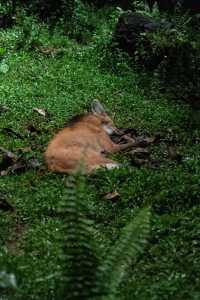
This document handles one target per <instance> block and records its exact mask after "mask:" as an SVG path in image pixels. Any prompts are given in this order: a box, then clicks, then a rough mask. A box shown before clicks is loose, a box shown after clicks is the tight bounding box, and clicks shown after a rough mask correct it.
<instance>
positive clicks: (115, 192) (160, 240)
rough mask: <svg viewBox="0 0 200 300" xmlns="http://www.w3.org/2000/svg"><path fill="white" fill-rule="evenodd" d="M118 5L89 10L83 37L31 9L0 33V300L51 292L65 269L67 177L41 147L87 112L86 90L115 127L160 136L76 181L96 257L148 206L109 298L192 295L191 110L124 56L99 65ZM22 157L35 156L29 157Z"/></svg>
mask: <svg viewBox="0 0 200 300" xmlns="http://www.w3.org/2000/svg"><path fill="white" fill-rule="evenodd" d="M91 11H92V14H94V13H95V12H94V11H93V10H91ZM116 14H117V13H116V11H114V12H113V11H112V10H111V9H110V8H109V9H108V10H106V9H105V8H104V9H103V10H100V11H98V13H97V15H98V18H99V19H98V22H96V23H95V24H96V25H95V26H96V27H95V30H93V31H92V34H91V36H90V38H89V39H88V32H87V41H88V42H87V44H78V43H77V41H75V40H72V39H69V38H68V37H67V36H66V35H65V34H64V32H65V31H64V30H63V31H62V30H61V28H58V29H57V28H55V29H54V33H52V32H51V33H50V32H49V29H48V27H47V25H44V24H43V25H39V24H38V23H37V21H35V20H33V19H32V18H31V17H28V19H27V17H26V18H25V19H23V27H22V23H20V25H16V26H14V27H13V28H11V29H7V30H1V31H0V59H1V61H0V147H1V148H0V158H1V160H0V171H1V177H0V183H1V185H0V293H1V294H0V299H1V298H2V299H20V300H23V299H34V300H35V299H48V300H49V299H60V294H59V293H58V290H59V289H58V286H60V285H62V284H61V283H62V282H63V281H62V278H63V277H62V276H63V274H65V272H66V269H67V267H66V265H65V264H64V263H63V260H62V259H61V257H62V254H63V242H66V244H64V245H65V247H67V246H69V245H68V244H67V240H66V238H67V236H66V235H65V233H63V232H62V229H63V226H64V225H65V224H66V221H65V218H64V217H63V216H62V213H59V208H60V204H61V203H63V201H64V199H65V197H66V180H67V176H65V175H58V174H53V173H50V172H48V170H47V169H46V167H45V165H44V163H43V152H44V150H45V148H46V146H47V143H48V141H49V139H50V138H51V137H52V135H53V134H54V133H55V132H56V131H57V130H58V129H59V128H61V127H62V126H64V124H65V122H66V121H67V120H68V119H69V118H71V117H72V116H74V115H75V114H78V113H82V112H86V111H87V109H88V106H89V104H90V103H91V101H92V100H93V99H94V98H97V99H99V100H100V101H101V102H102V103H103V104H104V105H105V106H106V107H107V109H108V112H109V113H110V114H111V115H112V116H113V118H114V119H115V123H116V125H117V126H118V127H121V128H134V129H135V134H136V135H137V136H144V137H155V136H159V143H156V144H153V145H151V146H150V149H149V150H150V152H151V153H150V157H151V159H150V160H151V163H149V160H147V161H146V162H145V161H144V159H143V158H142V159H143V161H141V157H139V158H138V157H135V156H134V157H133V156H128V155H123V156H121V155H117V157H115V159H117V160H119V161H120V162H122V163H123V164H124V167H122V168H121V169H117V170H111V171H109V172H108V171H106V170H99V171H98V172H96V173H95V174H94V175H93V176H89V177H86V178H85V180H84V184H83V187H82V191H81V193H82V196H81V199H82V201H83V202H84V206H85V216H86V217H87V219H89V220H91V221H92V224H93V225H92V226H91V232H90V234H91V237H92V238H93V240H95V241H96V242H97V243H98V245H99V250H98V251H99V253H98V255H99V256H101V257H102V259H104V258H105V257H106V254H107V253H108V252H109V251H108V250H109V249H110V248H111V247H112V246H113V245H115V243H116V242H117V241H119V240H120V237H123V232H124V231H123V229H124V228H126V226H128V224H131V222H133V221H134V220H135V219H136V218H137V215H138V214H139V213H140V211H141V209H142V208H143V207H146V206H151V230H150V233H149V237H148V243H147V244H146V246H145V248H144V250H143V253H142V254H140V255H139V256H136V261H135V262H133V263H132V264H130V266H129V268H128V269H127V272H125V274H124V277H123V280H122V282H121V283H120V286H119V287H118V288H117V297H118V298H119V299H138V300H139V299H152V300H158V299H192V300H193V299H199V297H200V288H199V286H200V285H199V280H200V267H199V266H200V254H199V246H200V241H199V233H200V224H199V217H200V205H199V198H200V190H199V178H200V174H199V173H200V163H199V153H200V152H199V150H200V140H199V133H200V129H199V123H198V111H194V110H193V108H192V107H191V106H190V105H189V104H187V103H185V102H183V101H181V100H180V101H179V99H176V101H174V99H170V98H169V96H167V97H166V96H165V94H162V95H160V94H159V93H158V92H157V91H156V90H154V91H153V93H152V94H149V95H147V94H146V89H145V84H146V82H145V81H144V78H145V77H143V76H142V74H136V73H134V72H133V71H132V70H130V69H129V67H128V65H127V63H126V58H124V57H123V56H121V57H120V58H119V59H118V61H117V63H116V65H115V66H114V67H112V66H110V69H109V68H108V67H107V65H108V63H106V62H105V61H103V60H104V59H105V57H106V55H107V52H106V51H107V50H105V47H104V45H105V44H106V42H107V40H106V37H107V38H108V37H109V38H110V37H111V32H112V28H111V27H108V26H107V25H105V24H110V25H112V24H111V23H112V22H113V21H115V16H116ZM93 18H94V15H93ZM107 20H108V23H106V21H107ZM25 24H26V27H25ZM27 24H28V25H27ZM106 26H107V27H106ZM27 32H29V33H30V34H27ZM25 34H27V35H26V37H27V36H29V39H27V38H26V39H25V38H24V37H25ZM103 43H104V44H103ZM102 45H103V46H102ZM102 51H104V52H102ZM104 62H105V64H106V68H103V65H104V64H103V63H104ZM141 83H142V84H143V86H142V84H141ZM8 151H10V152H9V153H8ZM13 155H14V156H13ZM134 155H135V154H134ZM5 157H6V160H5ZM30 160H31V161H33V160H34V161H35V162H37V163H35V164H32V165H30V164H29V165H28V166H27V162H29V163H30ZM138 160H139V161H138ZM15 163H17V164H18V167H16V168H13V165H14V164H15ZM19 163H20V164H22V163H23V164H24V165H23V166H21V167H20V166H19ZM9 166H11V168H10V169H9ZM2 278H3V280H4V281H2ZM2 282H5V283H4V285H3V283H2ZM15 285H16V286H17V288H15ZM65 288H66V290H67V287H65ZM62 297H63V299H65V298H66V299H67V296H66V294H65V295H63V296H62ZM68 297H69V295H68ZM68 299H69V298H68ZM105 299H107V298H105Z"/></svg>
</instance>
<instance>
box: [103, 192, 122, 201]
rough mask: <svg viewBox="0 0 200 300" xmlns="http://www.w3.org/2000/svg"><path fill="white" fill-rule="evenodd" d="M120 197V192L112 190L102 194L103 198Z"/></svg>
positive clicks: (115, 198) (113, 198) (112, 198)
mask: <svg viewBox="0 0 200 300" xmlns="http://www.w3.org/2000/svg"><path fill="white" fill-rule="evenodd" d="M119 197H120V194H119V193H118V192H117V191H114V192H112V193H108V194H106V195H105V196H104V199H106V200H118V199H119Z"/></svg>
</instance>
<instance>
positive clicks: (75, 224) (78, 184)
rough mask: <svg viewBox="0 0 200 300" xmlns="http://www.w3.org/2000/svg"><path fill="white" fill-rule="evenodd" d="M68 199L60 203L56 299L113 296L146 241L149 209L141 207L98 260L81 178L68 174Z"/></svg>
mask: <svg viewBox="0 0 200 300" xmlns="http://www.w3.org/2000/svg"><path fill="white" fill-rule="evenodd" d="M66 193H67V199H63V201H62V202H61V204H60V211H61V212H62V215H63V218H64V226H63V233H64V239H63V238H62V243H63V255H62V266H63V269H64V270H65V274H64V275H63V278H62V285H63V286H62V294H61V295H60V296H59V299H62V300H64V299H70V300H73V299H83V300H84V299H101V300H103V299H106V300H108V299H116V297H117V292H118V288H119V285H120V283H121V281H122V279H123V277H124V275H125V274H126V272H127V270H128V268H129V266H131V264H133V263H136V258H137V257H138V254H140V253H141V252H142V250H143V248H144V245H145V244H146V240H147V237H148V234H149V229H150V210H149V208H144V209H142V210H141V211H140V213H139V214H138V215H137V216H136V217H135V218H134V220H133V221H132V222H130V223H129V224H128V225H127V226H126V227H125V228H124V230H123V233H122V234H121V236H120V238H119V240H118V241H117V242H116V244H115V245H114V247H112V248H111V249H110V252H109V253H108V255H107V256H106V257H105V258H104V261H103V262H101V263H99V259H98V255H97V253H98V251H97V246H96V245H95V244H94V240H93V239H92V230H91V229H92V228H93V227H94V225H93V222H91V221H90V220H88V218H87V217H86V212H87V210H86V208H85V205H84V197H83V196H84V177H83V176H77V175H74V176H70V177H68V180H67V188H66Z"/></svg>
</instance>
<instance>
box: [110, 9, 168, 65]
mask: <svg viewBox="0 0 200 300" xmlns="http://www.w3.org/2000/svg"><path fill="white" fill-rule="evenodd" d="M172 26H173V25H172V24H171V23H169V22H163V21H161V22H158V21H155V20H154V19H153V18H151V17H147V16H143V15H141V14H139V13H124V14H122V15H121V17H120V18H119V21H118V24H117V26H116V30H115V33H114V38H113V42H114V43H113V44H116V45H117V48H119V49H120V50H123V51H125V52H127V53H128V54H129V55H130V56H131V57H134V55H135V51H136V50H137V44H138V42H139V41H140V39H141V34H142V33H148V32H155V31H157V30H160V29H162V28H171V27H172ZM145 47H146V48H147V49H148V47H149V45H148V41H147V42H146V45H145ZM162 58H163V56H162V55H158V54H156V55H151V56H150V57H147V58H145V61H141V62H140V63H142V64H143V65H145V66H146V67H148V69H150V70H153V69H155V68H156V67H157V66H158V65H159V63H160V62H161V61H162Z"/></svg>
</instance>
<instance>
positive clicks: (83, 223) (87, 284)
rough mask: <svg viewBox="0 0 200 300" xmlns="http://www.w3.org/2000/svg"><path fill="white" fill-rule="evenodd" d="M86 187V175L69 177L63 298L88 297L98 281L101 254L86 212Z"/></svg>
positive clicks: (64, 228)
mask: <svg viewBox="0 0 200 300" xmlns="http://www.w3.org/2000/svg"><path fill="white" fill-rule="evenodd" d="M77 182H78V184H77ZM83 187H84V182H83V176H76V177H72V176H71V177H69V178H68V180H67V188H66V193H67V201H66V200H65V199H64V201H63V202H62V203H61V207H60V211H61V212H62V214H63V215H64V223H65V224H64V226H63V232H64V241H63V242H64V245H63V253H64V254H63V267H64V269H65V270H66V274H65V275H64V276H63V284H64V289H63V295H62V299H70V300H73V299H83V300H84V299H88V298H89V296H92V291H93V286H94V284H95V282H96V280H95V270H96V266H97V257H96V255H95V253H96V251H95V249H94V245H93V241H92V239H91V233H90V227H91V226H93V224H92V222H91V221H89V220H88V219H87V218H86V217H85V216H84V213H85V212H86V209H85V206H84V199H83V197H82V195H83V193H82V189H83Z"/></svg>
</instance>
